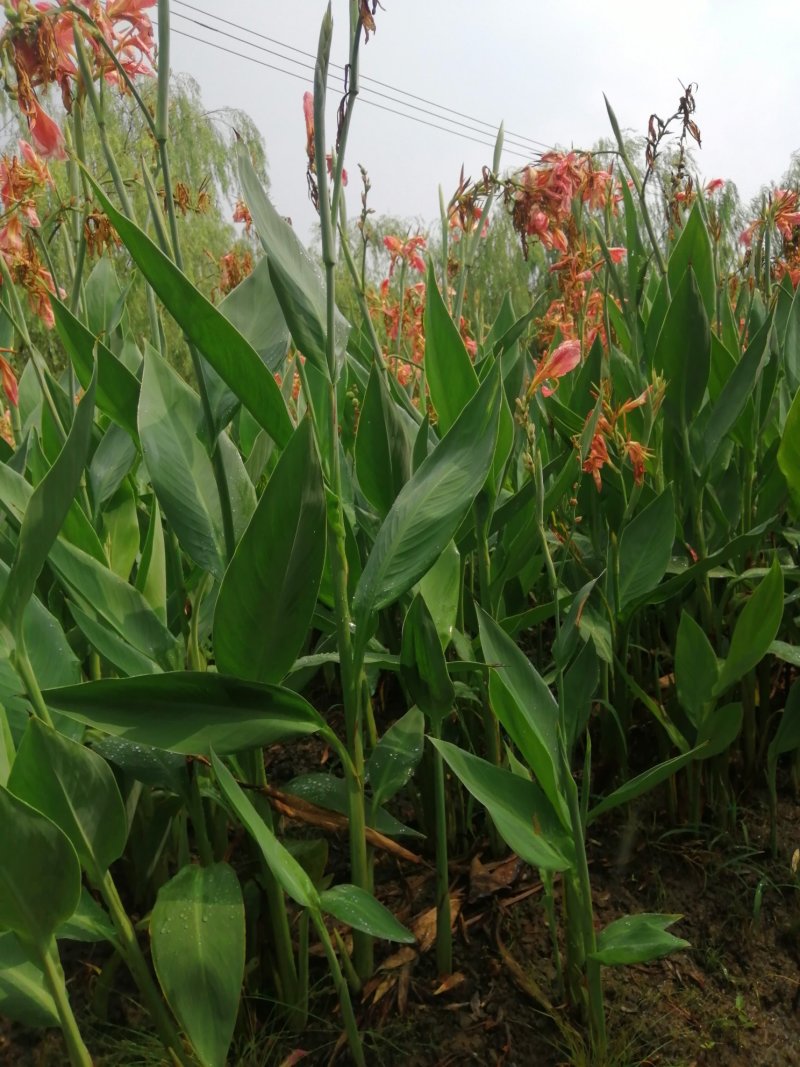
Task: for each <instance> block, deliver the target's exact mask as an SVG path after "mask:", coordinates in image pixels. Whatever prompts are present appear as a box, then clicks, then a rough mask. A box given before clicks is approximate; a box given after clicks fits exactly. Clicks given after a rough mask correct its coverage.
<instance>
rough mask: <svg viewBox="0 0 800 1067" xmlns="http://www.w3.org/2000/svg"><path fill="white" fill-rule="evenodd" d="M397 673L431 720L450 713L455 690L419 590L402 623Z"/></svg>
mask: <svg viewBox="0 0 800 1067" xmlns="http://www.w3.org/2000/svg"><path fill="white" fill-rule="evenodd" d="M400 676H401V678H402V679H403V684H404V685H405V686H406V688H407V689H408V691H409V693H410V694H411V699H412V700H413V701H414V703H415V704H418V705H419V707H420V708H421V709H422V711H423V712H424V713H425V714H426V715H428V716H429V717H430V718H432V719H433V720H434V721H435V722H440V721H441V720H442V718H444V717H445V716H446V715H449V714H450V712H451V711H452V708H453V704H454V703H455V690H454V689H453V683H452V682H451V681H450V675H449V674H448V673H447V661H446V660H445V658H444V652H443V651H442V644H441V641H440V640H439V635H438V634H437V632H436V625H435V623H434V621H433V619H432V618H431V613H430V612H429V611H428V608H427V605H426V603H425V600H424V598H423V597H422V595H421V594H420V593H417V595H416V596H415V597H414V599H413V600H412V602H411V607H410V608H409V609H408V612H407V613H406V617H405V620H404V622H403V638H402V646H401V651H400ZM420 740H421V739H420ZM420 751H421V748H420Z"/></svg>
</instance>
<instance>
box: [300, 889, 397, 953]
mask: <svg viewBox="0 0 800 1067" xmlns="http://www.w3.org/2000/svg"><path fill="white" fill-rule="evenodd" d="M319 903H320V907H321V908H322V910H323V911H324V912H326V913H327V914H328V915H332V916H333V917H334V919H338V920H339V921H340V922H343V923H347V925H348V926H352V928H353V929H354V930H363V931H364V933H365V934H372V936H373V937H381V938H383V939H384V940H385V941H400V942H401V943H402V944H405V945H413V944H414V942H415V940H416V938H415V937H414V935H413V934H412V933H411V931H410V930H407V929H406V928H405V926H403V924H402V923H400V922H398V921H397V919H395V917H394V915H392V913H391V912H390V911H389V909H388V908H386V907H384V906H383V904H381V903H380V901H378V900H376V899H375V897H373V896H372V895H371V894H370V893H367V892H366V890H364V889H359V887H358V886H357V885H335V886H333V888H332V889H326V890H324V891H323V892H322V893H320V895H319Z"/></svg>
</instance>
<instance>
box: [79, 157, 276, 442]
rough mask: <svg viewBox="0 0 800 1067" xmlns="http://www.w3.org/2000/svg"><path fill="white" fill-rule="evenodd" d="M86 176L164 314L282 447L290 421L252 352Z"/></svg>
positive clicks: (154, 246)
mask: <svg viewBox="0 0 800 1067" xmlns="http://www.w3.org/2000/svg"><path fill="white" fill-rule="evenodd" d="M87 177H89V181H90V182H91V184H92V188H93V190H94V192H95V195H96V196H97V198H98V200H99V201H100V203H101V205H102V207H103V210H104V211H105V212H106V214H107V215H108V217H109V219H110V220H111V223H112V225H113V226H114V229H115V230H116V231H117V233H118V234H119V236H120V238H121V240H122V242H123V244H124V245H125V246H126V248H127V249H128V251H129V252H130V254H131V256H132V257H133V259H134V261H135V262H136V265H137V266H138V267H139V269H140V270H141V272H142V274H144V276H145V278H146V279H147V281H148V282H149V283H150V285H152V287H153V289H154V290H155V291H156V293H157V294H158V297H159V299H160V300H161V301H162V303H163V304H164V306H165V307H166V308H167V310H168V311H169V313H170V314H171V315H172V317H173V318H174V319H175V321H176V322H177V323H178V325H179V326H180V327H181V329H182V330H183V331H184V333H185V334H186V336H187V337H188V338H189V340H190V341H191V342H192V343H193V344H195V345H196V346H197V348H198V349H199V350H200V351H201V352H202V354H203V355H204V356H205V358H206V359H207V360H208V362H209V363H210V364H211V366H212V367H213V368H214V370H215V371H216V372H217V374H219V376H220V377H221V378H222V379H223V381H224V382H225V383H226V384H227V385H228V387H229V388H230V389H232V390H233V392H234V393H236V395H237V396H238V397H239V398H240V400H241V401H242V403H243V404H244V406H245V407H246V408H247V409H248V411H249V412H250V414H251V415H252V416H253V418H254V419H255V420H256V422H258V424H259V425H260V426H261V427H262V429H264V430H266V432H267V433H268V434H269V435H270V437H271V438H272V439H273V441H275V443H276V444H277V445H278V447H279V448H283V446H284V445H285V444H286V442H287V441H288V440H289V435H290V434H291V432H292V421H291V419H290V418H289V413H288V411H287V410H286V404H285V403H284V400H283V397H282V396H281V391H280V389H279V388H278V385H277V383H276V381H275V379H274V378H273V376H272V374H270V372H269V371H268V370H267V368H266V367H265V366H264V364H263V363H262V362H261V359H260V358H259V355H258V353H257V352H256V351H255V350H254V349H253V347H252V345H250V344H249V343H248V342H247V341H246V340H245V339H244V338H243V337H242V335H241V334H240V333H239V331H238V330H237V329H236V327H235V326H233V325H232V324H231V323H230V322H229V321H228V320H227V319H226V318H225V316H224V315H223V314H222V313H221V312H220V311H219V310H218V309H217V308H215V307H214V305H213V304H212V303H211V302H210V301H209V300H207V299H206V298H205V297H204V296H203V294H202V293H201V292H200V291H199V290H198V289H196V288H195V287H194V286H193V285H192V283H191V282H190V281H189V279H188V278H187V277H186V275H185V274H183V273H182V272H181V271H180V270H178V268H177V267H176V266H175V264H174V263H173V262H172V261H171V260H170V259H169V258H168V257H167V256H165V255H164V253H163V252H162V251H161V250H160V249H159V248H158V246H157V245H155V244H154V243H153V242H152V241H151V240H150V238H149V237H148V236H147V235H146V234H145V233H143V232H142V231H141V230H140V229H139V227H138V226H137V225H136V223H135V222H132V221H131V220H130V219H128V218H126V217H125V215H123V214H122V213H121V212H120V211H118V210H117V209H116V208H115V207H114V205H113V204H112V202H111V201H110V200H109V199H108V197H107V196H106V195H105V193H104V192H103V190H102V188H101V187H100V186H99V185H98V184H97V182H95V181H94V180H93V179H92V178H91V177H90V176H88V175H87Z"/></svg>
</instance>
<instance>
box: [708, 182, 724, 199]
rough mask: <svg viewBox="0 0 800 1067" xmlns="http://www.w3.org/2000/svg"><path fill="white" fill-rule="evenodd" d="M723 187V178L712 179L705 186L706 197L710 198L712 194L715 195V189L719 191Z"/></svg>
mask: <svg viewBox="0 0 800 1067" xmlns="http://www.w3.org/2000/svg"><path fill="white" fill-rule="evenodd" d="M724 185H725V179H724V178H712V179H711V181H710V182H709V183H708V184H707V185H706V196H711V194H712V193H715V192H716V191H717V189H721V188H722V187H723V186H724Z"/></svg>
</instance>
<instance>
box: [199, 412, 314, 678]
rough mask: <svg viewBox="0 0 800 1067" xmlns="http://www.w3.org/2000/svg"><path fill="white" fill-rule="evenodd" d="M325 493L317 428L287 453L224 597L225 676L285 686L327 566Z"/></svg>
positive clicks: (217, 631)
mask: <svg viewBox="0 0 800 1067" xmlns="http://www.w3.org/2000/svg"><path fill="white" fill-rule="evenodd" d="M325 519H326V508H325V490H324V487H323V483H322V470H321V468H320V463H319V458H318V456H317V450H316V446H315V444H314V428H313V425H312V423H311V420H310V419H309V418H306V419H304V420H303V422H302V423H301V424H300V426H299V427H298V429H297V430H296V431H295V433H294V435H293V436H292V439H291V440H290V441H289V444H288V445H287V446H286V448H285V449H284V451H283V453H282V455H281V457H280V459H279V460H278V465H277V467H276V468H275V470H274V472H273V474H272V477H271V478H270V480H269V482H268V484H267V488H266V489H265V490H264V492H263V494H262V496H261V499H260V500H259V502H258V506H257V508H256V511H255V514H254V515H253V518H252V519H251V520H250V524H249V526H248V527H247V529H246V530H245V532H244V535H243V536H242V539H241V541H240V542H239V544H238V546H237V548H236V552H235V553H234V556H233V559H232V560H231V562H230V564H229V566H228V569H227V571H226V572H225V577H224V579H223V581H222V586H221V588H220V591H219V596H218V597H217V606H216V611H215V614H214V655H215V657H216V662H217V669H218V670H220V671H221V672H222V673H223V674H231V675H235V676H237V677H239V678H247V679H249V680H251V681H255V682H279V681H280V680H281V678H283V677H284V676H285V675H286V674H287V672H288V671H289V670H290V669H291V666H292V664H293V663H294V661H295V659H296V658H297V655H298V653H299V652H300V650H301V648H302V647H303V644H304V642H305V640H306V637H307V634H308V628H309V626H310V624H311V618H312V616H313V614H314V608H315V605H316V602H317V593H318V592H319V586H320V580H321V578H322V568H323V565H324V563H325Z"/></svg>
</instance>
